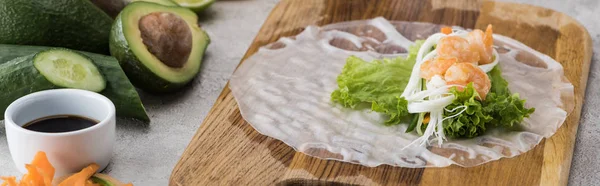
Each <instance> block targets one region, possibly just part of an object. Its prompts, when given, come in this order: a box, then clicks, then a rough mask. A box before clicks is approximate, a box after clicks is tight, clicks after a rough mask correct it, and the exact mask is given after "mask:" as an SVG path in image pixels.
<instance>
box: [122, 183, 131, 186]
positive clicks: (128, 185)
mask: <svg viewBox="0 0 600 186" xmlns="http://www.w3.org/2000/svg"><path fill="white" fill-rule="evenodd" d="M122 186H133V184H131V183H128V184H125V185H122Z"/></svg>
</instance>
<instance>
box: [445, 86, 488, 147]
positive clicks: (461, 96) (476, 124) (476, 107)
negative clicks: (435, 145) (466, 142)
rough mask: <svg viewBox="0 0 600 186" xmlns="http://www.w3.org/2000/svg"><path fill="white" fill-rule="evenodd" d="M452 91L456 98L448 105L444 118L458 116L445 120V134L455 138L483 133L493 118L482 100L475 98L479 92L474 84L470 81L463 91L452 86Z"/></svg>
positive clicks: (471, 136)
mask: <svg viewBox="0 0 600 186" xmlns="http://www.w3.org/2000/svg"><path fill="white" fill-rule="evenodd" d="M450 92H451V93H452V94H454V96H455V97H456V99H455V100H454V101H453V102H452V103H451V104H450V105H448V106H446V108H445V109H446V110H445V111H444V118H446V117H449V116H454V115H457V116H455V117H450V118H448V119H446V120H444V123H443V126H444V134H445V135H446V136H449V137H453V138H458V137H467V138H473V137H476V136H479V135H481V134H483V133H484V132H485V130H486V123H487V122H489V121H491V120H492V119H493V118H492V116H490V115H489V114H488V113H486V112H484V110H483V106H482V104H481V102H480V101H479V100H476V99H475V98H476V97H478V96H479V94H477V91H476V90H475V88H473V84H472V83H469V84H468V85H467V87H465V88H464V90H462V91H459V90H458V89H457V88H456V87H452V88H451V89H450Z"/></svg>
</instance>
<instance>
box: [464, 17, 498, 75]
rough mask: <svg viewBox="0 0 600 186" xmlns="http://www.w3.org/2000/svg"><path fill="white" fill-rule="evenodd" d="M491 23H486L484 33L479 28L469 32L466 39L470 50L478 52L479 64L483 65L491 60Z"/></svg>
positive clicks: (492, 39)
mask: <svg viewBox="0 0 600 186" xmlns="http://www.w3.org/2000/svg"><path fill="white" fill-rule="evenodd" d="M492 32H493V31H492V25H488V26H487V29H485V33H483V31H481V30H479V29H475V30H473V31H472V32H469V34H468V35H467V40H468V41H469V44H470V45H471V50H472V51H477V53H478V54H479V64H480V65H485V64H489V63H491V62H492V61H493V47H492V45H493V44H494V38H493V37H492Z"/></svg>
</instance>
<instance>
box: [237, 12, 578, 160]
mask: <svg viewBox="0 0 600 186" xmlns="http://www.w3.org/2000/svg"><path fill="white" fill-rule="evenodd" d="M440 28H441V25H435V24H429V23H417V22H396V21H393V22H390V21H388V20H385V19H384V18H375V19H372V20H363V21H353V22H344V23H338V24H332V25H327V26H324V27H315V26H309V27H307V28H306V29H305V30H304V31H303V32H302V33H300V34H299V35H297V36H295V37H293V38H281V39H280V40H279V41H277V42H276V43H272V44H270V45H267V46H265V47H263V48H261V49H260V50H259V51H258V52H257V53H256V54H254V55H253V56H251V57H250V58H248V59H247V60H246V61H244V62H243V64H242V65H241V66H240V67H239V68H238V69H237V70H236V72H235V73H234V74H233V76H232V77H231V80H230V85H229V87H230V89H231V90H232V93H233V95H234V97H235V98H236V100H237V102H238V105H239V108H240V111H241V113H242V116H243V117H244V119H245V120H246V121H248V123H250V124H251V125H252V127H254V128H255V129H256V130H257V131H258V132H260V133H262V134H264V135H267V136H270V137H273V138H276V139H278V140H281V141H283V142H284V143H286V144H287V145H289V146H291V147H293V148H294V149H295V150H297V151H301V152H303V153H306V154H308V155H311V156H315V157H319V158H323V159H334V160H340V161H345V162H352V163H357V164H362V165H365V166H378V165H381V164H388V165H393V166H401V167H444V166H449V165H451V164H457V165H459V166H463V167H470V166H476V165H479V164H482V163H486V162H489V161H492V160H497V159H500V158H502V157H514V156H516V155H519V154H521V153H524V152H526V151H528V150H530V149H532V148H533V147H535V145H537V144H538V143H539V142H540V140H541V139H542V138H547V137H550V136H552V135H553V134H554V133H555V132H556V130H557V129H558V128H559V127H560V126H561V125H562V123H563V121H564V120H565V118H566V117H567V115H568V113H569V112H570V111H572V109H573V105H574V104H573V103H574V95H573V94H574V93H573V85H572V84H570V83H569V82H568V81H567V80H566V78H564V75H563V67H562V66H561V65H560V64H559V63H558V62H556V61H555V60H553V59H552V58H550V57H548V56H546V55H544V54H541V53H539V52H537V51H535V50H533V49H531V48H529V47H527V46H525V45H524V44H522V43H519V42H518V41H516V40H513V39H511V38H508V37H504V36H501V35H494V45H495V48H496V51H497V53H496V54H497V55H496V56H497V57H496V58H497V59H498V64H497V65H498V66H499V67H500V68H501V70H502V76H503V77H504V78H505V79H506V80H507V81H508V82H509V89H510V90H511V91H512V92H513V93H519V95H520V96H521V98H522V99H525V100H526V101H527V102H526V106H527V107H534V108H535V109H536V110H535V112H534V113H533V114H532V115H531V116H530V117H529V118H526V119H525V120H524V121H523V122H522V126H523V130H522V131H504V130H502V129H490V130H488V131H487V132H486V133H485V135H483V136H479V137H476V138H472V139H447V141H444V142H443V143H441V141H440V140H438V143H436V144H435V145H411V143H413V142H414V141H415V140H417V139H419V137H420V136H419V135H417V134H416V133H415V132H411V133H405V132H404V131H405V130H406V127H407V126H408V124H400V125H396V126H384V125H383V123H384V121H385V119H386V118H385V117H384V116H382V115H380V114H379V113H375V112H372V111H370V108H364V109H349V108H344V107H342V106H340V105H339V104H337V103H333V102H332V101H331V100H330V99H331V98H330V94H331V92H332V91H333V90H335V89H336V88H337V83H336V77H337V76H338V75H339V73H340V72H341V70H342V68H343V67H344V65H345V63H346V58H347V57H348V56H350V55H355V56H357V57H360V58H362V59H364V60H367V61H371V60H374V59H381V58H394V57H398V56H403V55H406V52H407V50H408V47H409V46H411V45H412V44H413V41H414V40H417V39H427V38H428V37H429V36H431V35H433V34H436V33H438V32H439V30H440ZM453 29H454V30H455V33H457V34H461V33H462V32H464V31H460V30H463V29H462V28H459V27H454V28H453ZM422 55H423V54H422ZM422 57H423V58H427V55H423V56H422ZM413 93H414V92H413ZM411 95H413V94H407V95H403V96H407V97H408V98H410V96H411ZM413 96H414V95H413ZM409 109H411V108H409ZM432 114H435V113H432ZM438 114H441V113H438ZM440 117H441V116H440ZM426 132H427V131H425V133H426ZM425 141H427V140H425ZM420 142H423V140H421V141H420Z"/></svg>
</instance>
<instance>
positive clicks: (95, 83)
mask: <svg viewBox="0 0 600 186" xmlns="http://www.w3.org/2000/svg"><path fill="white" fill-rule="evenodd" d="M33 65H34V66H35V68H36V69H37V70H38V71H39V72H40V73H41V74H42V75H43V76H44V77H45V78H46V79H47V80H48V81H50V82H51V83H52V84H54V85H56V86H59V87H66V88H76V89H83V90H89V91H93V92H100V91H102V90H104V88H106V81H105V80H104V77H102V75H101V74H100V72H99V71H98V68H97V67H96V65H94V63H93V62H92V60H91V59H90V58H88V57H86V56H83V55H81V54H78V53H76V52H74V51H70V50H66V49H50V50H46V51H42V52H40V53H38V54H36V55H35V57H34V58H33Z"/></svg>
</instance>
